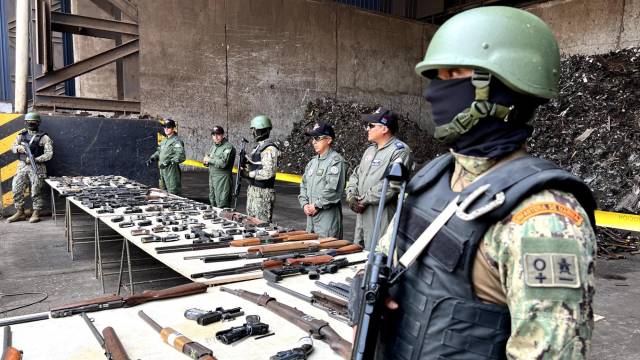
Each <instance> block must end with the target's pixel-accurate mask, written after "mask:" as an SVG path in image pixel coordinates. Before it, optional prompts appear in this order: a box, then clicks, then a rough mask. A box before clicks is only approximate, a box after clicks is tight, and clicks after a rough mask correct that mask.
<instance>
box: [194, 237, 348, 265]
mask: <svg viewBox="0 0 640 360" xmlns="http://www.w3.org/2000/svg"><path fill="white" fill-rule="evenodd" d="M348 245H352V243H351V242H350V241H349V240H332V238H329V239H328V240H327V241H325V240H322V239H321V240H319V241H317V242H311V241H295V242H286V243H282V244H271V245H260V246H252V247H250V248H249V249H247V251H243V252H238V253H229V254H218V255H208V256H205V257H204V258H203V259H202V261H204V262H206V263H209V262H219V261H230V260H241V259H258V258H268V257H271V256H277V255H284V254H289V253H292V252H300V253H304V252H307V253H312V252H318V251H319V250H321V249H337V248H341V247H343V246H348Z"/></svg>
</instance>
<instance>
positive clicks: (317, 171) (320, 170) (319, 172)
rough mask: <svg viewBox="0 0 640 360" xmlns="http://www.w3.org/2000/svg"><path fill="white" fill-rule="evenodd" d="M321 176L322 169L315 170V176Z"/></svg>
mask: <svg viewBox="0 0 640 360" xmlns="http://www.w3.org/2000/svg"><path fill="white" fill-rule="evenodd" d="M322 174H324V169H318V170H316V175H318V176H322Z"/></svg>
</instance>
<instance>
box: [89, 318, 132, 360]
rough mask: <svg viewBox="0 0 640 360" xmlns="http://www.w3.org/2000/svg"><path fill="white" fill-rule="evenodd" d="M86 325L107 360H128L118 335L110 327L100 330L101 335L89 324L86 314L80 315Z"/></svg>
mask: <svg viewBox="0 0 640 360" xmlns="http://www.w3.org/2000/svg"><path fill="white" fill-rule="evenodd" d="M80 315H81V316H82V318H83V319H84V322H85V323H87V326H88V327H89V329H90V330H91V332H92V333H93V336H95V338H96V340H98V343H99V344H100V346H101V347H102V348H103V349H104V356H105V357H106V358H107V359H109V360H129V355H127V352H126V351H125V350H124V346H122V343H121V342H120V339H119V338H118V335H117V334H116V332H115V330H113V328H112V327H111V326H107V327H106V328H104V329H103V330H102V335H100V332H99V331H98V329H96V327H95V326H94V325H93V323H92V322H91V319H89V317H88V316H87V314H86V313H82V314H80Z"/></svg>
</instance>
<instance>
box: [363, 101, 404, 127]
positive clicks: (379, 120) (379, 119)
mask: <svg viewBox="0 0 640 360" xmlns="http://www.w3.org/2000/svg"><path fill="white" fill-rule="evenodd" d="M362 120H363V121H365V122H367V123H374V124H382V125H385V126H386V127H388V128H389V130H391V132H395V131H396V130H398V114H396V113H395V112H393V111H391V110H389V109H387V108H384V107H379V108H378V109H376V111H375V112H373V114H365V115H362Z"/></svg>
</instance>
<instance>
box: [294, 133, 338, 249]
mask: <svg viewBox="0 0 640 360" xmlns="http://www.w3.org/2000/svg"><path fill="white" fill-rule="evenodd" d="M306 135H307V136H311V142H312V144H313V150H315V152H316V154H318V155H317V156H315V157H313V158H312V159H311V161H309V163H308V164H307V167H306V168H305V170H304V174H303V175H302V183H300V195H298V201H300V206H302V210H303V211H304V214H305V215H307V232H314V233H316V234H318V236H320V237H336V238H338V239H341V238H342V203H341V201H340V199H341V198H342V194H343V193H344V182H345V176H346V172H347V166H346V164H345V162H344V158H343V157H342V155H340V154H339V153H338V152H337V151H335V150H333V148H332V147H331V145H333V139H334V138H335V132H334V131H333V127H331V125H329V124H325V123H322V122H318V123H317V124H316V125H315V126H314V127H313V130H311V131H309V132H307V133H306Z"/></svg>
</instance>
